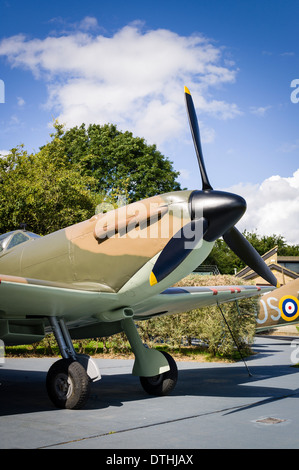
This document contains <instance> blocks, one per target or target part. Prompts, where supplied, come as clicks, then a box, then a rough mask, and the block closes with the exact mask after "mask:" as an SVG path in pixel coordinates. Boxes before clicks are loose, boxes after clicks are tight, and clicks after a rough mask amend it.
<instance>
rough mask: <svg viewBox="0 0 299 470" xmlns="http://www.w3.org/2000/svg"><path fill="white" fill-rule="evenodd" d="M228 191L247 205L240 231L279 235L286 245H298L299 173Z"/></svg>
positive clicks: (235, 187)
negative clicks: (241, 197)
mask: <svg viewBox="0 0 299 470" xmlns="http://www.w3.org/2000/svg"><path fill="white" fill-rule="evenodd" d="M229 190H230V191H232V192H234V193H236V194H240V195H241V196H243V197H244V198H245V199H246V202H247V211H246V212H245V214H244V216H243V217H242V219H241V220H240V222H239V223H238V228H239V229H240V230H241V231H243V230H244V229H246V230H248V231H254V230H256V231H257V233H258V234H259V235H272V234H276V235H282V236H283V237H284V238H285V240H286V241H287V243H291V244H299V222H298V221H299V169H298V170H297V171H295V173H294V174H293V176H291V177H287V178H284V177H281V176H277V175H276V176H271V177H270V178H267V179H266V180H265V181H263V182H262V183H261V184H260V185H258V184H256V185H249V184H248V185H243V184H242V183H241V184H239V185H236V186H234V187H232V188H230V189H229Z"/></svg>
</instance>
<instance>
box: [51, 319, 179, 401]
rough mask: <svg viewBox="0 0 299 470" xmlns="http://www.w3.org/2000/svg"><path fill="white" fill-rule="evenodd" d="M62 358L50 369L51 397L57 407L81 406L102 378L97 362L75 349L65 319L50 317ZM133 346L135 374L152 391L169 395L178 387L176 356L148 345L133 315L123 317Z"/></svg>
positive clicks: (144, 386) (150, 393) (148, 390)
mask: <svg viewBox="0 0 299 470" xmlns="http://www.w3.org/2000/svg"><path fill="white" fill-rule="evenodd" d="M49 322H50V324H51V326H52V329H53V332H54V335H55V338H56V341H57V343H58V346H59V349H60V353H61V355H62V359H60V360H58V361H57V362H55V363H54V364H53V365H52V366H51V367H50V369H49V372H48V374H47V379H46V387H47V391H48V395H49V398H50V399H51V401H52V402H53V403H54V405H55V406H56V407H58V408H68V409H79V408H82V407H83V406H84V405H85V403H86V401H87V399H88V397H89V393H90V385H91V382H95V381H96V380H99V379H100V378H101V375H100V372H99V370H98V368H97V366H96V364H95V362H94V361H93V360H92V359H91V358H90V357H89V356H87V355H85V354H77V353H76V352H75V350H74V347H73V344H72V340H71V337H70V334H69V332H68V329H67V327H66V325H65V323H64V321H63V320H62V319H60V320H58V319H57V318H56V317H51V318H49ZM122 328H123V331H124V332H125V333H126V335H127V337H128V340H129V342H130V345H131V348H132V350H133V352H134V354H135V362H134V366H133V371H132V373H133V375H137V376H139V379H140V383H141V385H142V387H143V389H144V390H145V392H147V393H148V394H149V395H156V396H163V395H168V394H169V393H170V392H171V391H172V390H173V389H174V387H175V385H176V382H177V377H178V371H177V366H176V363H175V361H174V359H173V358H172V357H171V356H170V355H169V354H167V353H165V352H163V353H161V352H159V351H157V350H154V349H148V348H147V347H145V346H144V345H143V343H142V341H141V339H140V336H139V334H138V332H137V328H136V326H135V323H134V321H133V318H130V317H129V318H126V319H124V320H123V321H122Z"/></svg>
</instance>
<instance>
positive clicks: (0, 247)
mask: <svg viewBox="0 0 299 470" xmlns="http://www.w3.org/2000/svg"><path fill="white" fill-rule="evenodd" d="M34 238H40V235H36V233H32V232H27V231H24V230H14V231H13V232H7V233H3V234H2V235H0V254H2V253H3V252H6V251H7V250H10V249H11V248H13V247H14V246H17V245H20V243H25V242H28V241H29V240H32V239H34Z"/></svg>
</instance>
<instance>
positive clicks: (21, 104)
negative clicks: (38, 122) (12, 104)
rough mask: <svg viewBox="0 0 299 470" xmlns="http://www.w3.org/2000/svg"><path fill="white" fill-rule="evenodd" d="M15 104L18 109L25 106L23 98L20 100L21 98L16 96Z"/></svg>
mask: <svg viewBox="0 0 299 470" xmlns="http://www.w3.org/2000/svg"><path fill="white" fill-rule="evenodd" d="M17 103H18V106H19V107H20V108H22V107H23V106H24V105H25V103H26V101H25V100H24V98H22V97H21V96H18V97H17Z"/></svg>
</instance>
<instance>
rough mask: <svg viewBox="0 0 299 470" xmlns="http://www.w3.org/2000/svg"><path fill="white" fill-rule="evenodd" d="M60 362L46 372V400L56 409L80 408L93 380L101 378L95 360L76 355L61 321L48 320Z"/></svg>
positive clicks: (54, 318)
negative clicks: (47, 397) (49, 400)
mask: <svg viewBox="0 0 299 470" xmlns="http://www.w3.org/2000/svg"><path fill="white" fill-rule="evenodd" d="M49 321H50V323H51V326H52V329H53V332H54V335H55V338H56V341H57V343H58V346H59V349H60V353H61V355H62V359H60V360H59V361H57V362H55V363H54V364H53V365H52V366H51V367H50V369H49V371H48V374H47V379H46V387H47V392H48V395H49V398H50V399H51V401H52V402H53V403H54V405H55V406H57V407H58V408H69V409H79V408H82V407H83V406H84V405H85V403H86V401H87V399H88V397H89V393H90V384H91V382H92V381H96V380H99V379H100V378H101V375H100V372H99V370H98V368H97V366H96V364H95V363H94V361H93V360H92V359H91V358H90V357H89V356H87V355H85V354H77V353H76V352H75V349H74V347H73V343H72V340H71V337H70V335H69V332H68V330H67V327H66V326H65V323H64V321H63V320H57V318H56V317H51V318H50V319H49Z"/></svg>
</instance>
